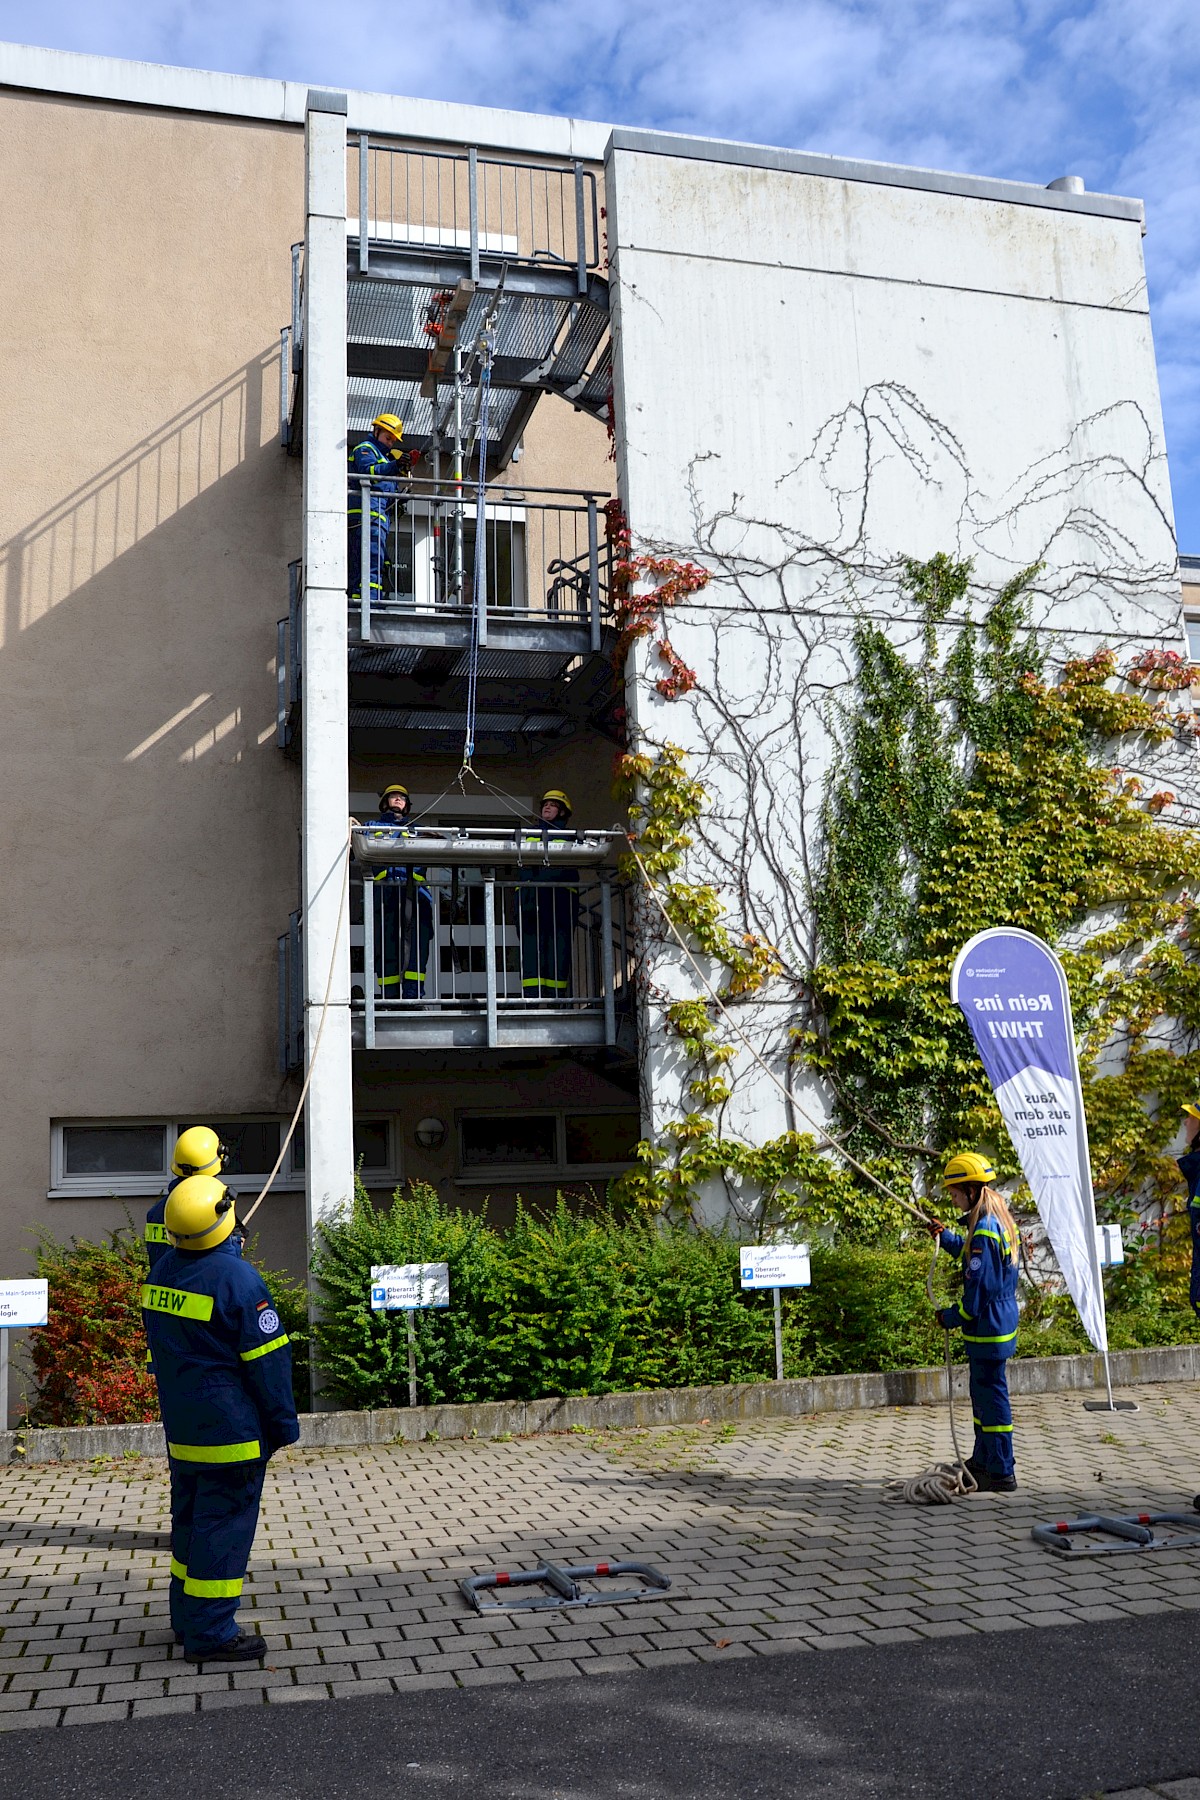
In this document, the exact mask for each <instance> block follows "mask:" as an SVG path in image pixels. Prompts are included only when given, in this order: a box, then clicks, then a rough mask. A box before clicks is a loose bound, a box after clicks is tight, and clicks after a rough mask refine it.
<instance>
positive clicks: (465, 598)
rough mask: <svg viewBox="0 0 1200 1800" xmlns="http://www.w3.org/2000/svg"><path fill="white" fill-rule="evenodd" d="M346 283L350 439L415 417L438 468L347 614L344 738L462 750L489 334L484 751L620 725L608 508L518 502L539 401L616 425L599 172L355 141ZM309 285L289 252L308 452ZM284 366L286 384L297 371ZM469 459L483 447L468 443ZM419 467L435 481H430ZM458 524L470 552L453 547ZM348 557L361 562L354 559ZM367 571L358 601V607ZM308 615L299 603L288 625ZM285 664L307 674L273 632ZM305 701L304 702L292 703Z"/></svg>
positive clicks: (367, 745) (417, 434) (292, 428)
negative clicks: (461, 467)
mask: <svg viewBox="0 0 1200 1800" xmlns="http://www.w3.org/2000/svg"><path fill="white" fill-rule="evenodd" d="M348 191H349V192H351V193H354V192H357V196H358V216H357V218H356V219H348V220H347V245H346V289H347V315H346V317H347V346H348V384H347V385H348V393H347V423H348V432H349V438H350V442H351V443H354V442H355V441H356V439H357V438H360V437H362V436H365V435H366V433H367V432H368V431H369V430H370V425H371V420H372V419H373V418H374V417H375V416H376V414H377V413H379V412H381V411H387V412H392V413H397V414H399V416H400V417H401V418H402V419H403V421H404V444H405V447H406V449H414V450H417V451H420V452H421V453H422V456H423V458H424V462H423V464H422V472H421V475H420V478H419V479H417V480H416V481H415V482H413V484H412V486H411V491H410V492H409V494H408V495H407V496H406V504H405V505H404V506H403V507H400V508H397V509H396V511H397V518H396V522H395V525H394V527H393V531H392V535H391V537H390V539H389V543H390V545H391V551H390V558H389V564H388V574H389V577H390V580H387V581H385V583H384V591H383V593H382V594H371V593H370V592H369V591H368V596H367V603H366V605H364V604H363V601H362V599H361V597H355V598H352V599H351V600H350V602H349V605H348V616H347V631H348V645H349V660H350V677H351V715H350V723H351V730H352V733H353V736H354V741H355V744H356V746H357V747H358V748H360V749H362V750H387V751H393V752H395V753H397V754H401V755H402V754H405V753H411V752H422V753H426V754H430V753H432V754H436V755H453V754H455V753H457V752H458V751H459V750H460V749H461V746H462V740H463V726H464V721H465V705H466V685H467V678H468V660H469V652H470V645H471V629H472V624H471V614H472V610H473V606H472V603H473V595H472V593H471V592H470V587H469V569H470V564H471V560H472V559H471V557H469V556H468V558H467V569H468V578H467V579H464V572H463V571H464V563H463V555H462V534H463V530H464V526H463V519H464V516H465V519H466V525H465V530H466V532H467V533H468V534H469V535H470V536H471V537H472V538H473V534H474V530H475V521H474V505H473V499H472V497H471V495H470V492H469V488H470V486H473V483H469V484H468V489H467V490H466V491H464V489H463V488H462V487H461V486H458V487H456V485H455V483H454V481H453V479H452V476H453V468H454V457H455V436H456V432H455V424H456V392H455V389H456V383H455V367H456V362H457V365H458V367H459V368H460V369H461V370H464V371H465V373H464V375H463V376H462V379H461V383H460V385H459V388H458V393H457V401H458V414H457V416H458V423H459V430H458V448H459V450H460V452H461V450H462V448H463V434H462V421H463V418H464V416H465V418H466V420H467V423H468V427H469V422H470V419H471V417H472V416H473V407H474V406H475V405H476V404H477V401H478V384H479V363H478V359H477V358H476V359H472V357H471V350H472V347H473V346H476V345H477V344H478V341H479V338H480V333H481V329H482V328H483V326H484V323H485V319H487V320H488V338H489V350H490V388H491V398H490V413H491V417H490V425H489V433H488V438H489V453H488V458H487V475H488V486H487V523H486V527H485V529H486V531H487V564H488V571H489V573H488V585H487V605H486V607H485V608H484V609H482V615H481V625H482V630H481V634H480V655H479V660H478V664H477V676H478V695H477V706H478V712H477V742H478V744H479V746H480V749H481V750H483V751H493V752H495V753H500V754H512V753H514V752H517V751H523V752H532V753H533V754H535V755H536V754H537V753H538V752H539V751H541V750H543V749H548V748H549V747H550V746H551V745H553V744H555V743H557V742H560V741H561V740H563V739H564V738H569V737H572V736H574V735H576V734H577V733H578V732H579V731H581V730H586V729H593V730H594V729H599V730H601V731H603V732H606V733H611V731H612V723H611V722H612V715H613V710H614V708H615V705H616V695H615V691H614V686H613V681H612V677H611V670H610V665H609V661H608V655H607V652H608V650H609V649H610V648H611V630H610V627H609V625H608V560H609V559H608V545H607V535H606V530H605V518H604V511H603V508H604V502H605V499H606V496H605V495H604V494H586V493H572V494H568V493H558V492H550V491H548V490H539V489H533V488H525V487H522V486H521V485H520V483H519V482H518V481H517V480H516V474H517V469H518V465H517V464H516V462H515V461H514V453H515V452H516V451H517V449H518V446H519V444H520V442H521V437H522V434H523V432H524V431H525V429H526V426H527V425H528V422H529V419H530V416H531V414H532V412H533V409H534V408H535V406H536V405H537V404H538V401H539V399H540V398H541V396H542V395H543V394H558V395H559V396H560V397H561V398H563V399H564V400H566V401H567V402H568V403H569V404H571V405H572V406H574V407H575V408H576V409H577V410H579V411H580V412H583V413H586V414H589V415H591V416H592V417H594V418H596V419H598V420H602V421H605V422H607V420H608V418H609V409H610V404H611V379H612V377H611V343H610V339H609V331H608V324H609V319H608V284H607V281H606V279H605V276H604V274H603V272H602V267H603V244H602V236H601V228H600V220H601V214H600V206H599V196H598V192H597V181H596V176H595V174H594V173H593V172H592V171H590V170H588V169H585V168H584V167H583V165H582V164H580V163H578V162H575V163H568V164H552V163H547V162H537V163H534V162H530V163H517V162H512V161H504V160H499V159H495V158H490V157H486V156H483V155H481V154H480V153H479V152H478V151H476V150H474V149H470V150H467V151H464V152H460V153H457V154H451V153H443V152H436V151H425V150H412V149H407V148H402V147H399V146H396V145H394V144H387V143H378V142H374V141H371V140H369V139H368V138H367V137H365V136H358V137H352V138H351V139H350V143H349V168H348ZM303 279H304V271H303V265H302V259H301V255H300V252H299V248H297V251H296V252H294V256H293V283H292V287H293V319H292V325H291V328H290V331H288V330H285V332H284V334H283V335H284V340H285V341H284V358H285V365H286V366H285V372H284V383H283V388H282V391H281V434H282V436H283V440H284V442H285V444H286V446H287V448H288V450H289V452H291V453H292V454H302V451H303V446H302V443H301V441H300V420H301V418H302V416H303V383H304V342H303V332H302V318H303V304H302V302H303ZM289 369H290V380H289V379H288V370H289ZM466 453H467V458H468V460H469V453H470V445H469V443H468V444H467V445H466ZM425 471H429V473H428V474H426V472H425ZM456 524H457V530H458V559H457V564H456V563H455V559H454V555H453V544H454V535H455V526H456ZM351 560H352V561H353V560H354V558H353V556H352V559H351ZM359 586H360V584H359V583H358V582H357V581H356V580H355V579H354V578H353V576H352V580H351V592H352V594H353V595H355V596H358V595H359ZM296 611H297V608H296V606H295V605H293V607H292V613H293V616H294V615H295V614H296ZM281 641H282V644H283V649H284V662H285V664H287V665H288V666H289V667H290V666H292V665H295V664H297V663H298V660H299V644H298V642H293V634H292V628H291V627H290V626H289V627H287V628H284V627H282V626H281ZM301 690H302V682H301V681H300V680H298V679H297V678H296V677H295V676H294V675H285V676H284V677H281V688H280V691H281V709H282V712H281V726H280V731H281V736H283V737H284V738H287V737H288V736H289V735H291V734H292V733H293V732H294V731H295V729H297V728H298V726H299V721H300V704H301ZM293 691H294V694H295V697H294V698H293Z"/></svg>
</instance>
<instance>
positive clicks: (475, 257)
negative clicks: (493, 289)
mask: <svg viewBox="0 0 1200 1800" xmlns="http://www.w3.org/2000/svg"><path fill="white" fill-rule="evenodd" d="M467 208H468V213H469V217H470V225H471V280H472V281H473V282H475V283H476V285H478V282H479V152H478V150H476V148H475V146H474V145H472V146H471V148H470V149H469V150H468V151H467Z"/></svg>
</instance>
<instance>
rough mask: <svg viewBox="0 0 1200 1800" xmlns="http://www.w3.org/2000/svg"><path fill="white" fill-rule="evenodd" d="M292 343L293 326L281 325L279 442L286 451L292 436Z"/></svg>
mask: <svg viewBox="0 0 1200 1800" xmlns="http://www.w3.org/2000/svg"><path fill="white" fill-rule="evenodd" d="M291 341H292V328H291V326H290V325H281V326H280V328H279V442H280V443H281V445H282V446H283V448H284V449H285V450H286V449H287V447H288V440H289V438H290V436H291V432H290V431H289V429H288V424H289V421H288V380H289V376H288V364H289V363H290V361H291V352H290V345H291Z"/></svg>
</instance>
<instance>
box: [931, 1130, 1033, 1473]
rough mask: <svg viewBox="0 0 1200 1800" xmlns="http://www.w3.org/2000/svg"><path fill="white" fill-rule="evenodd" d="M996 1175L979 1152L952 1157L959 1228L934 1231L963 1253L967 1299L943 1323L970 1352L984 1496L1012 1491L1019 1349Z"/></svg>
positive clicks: (1012, 1229) (1016, 1244) (1012, 1252)
mask: <svg viewBox="0 0 1200 1800" xmlns="http://www.w3.org/2000/svg"><path fill="white" fill-rule="evenodd" d="M995 1179H996V1171H995V1169H994V1168H993V1167H992V1165H991V1163H990V1162H988V1160H987V1158H986V1157H983V1156H977V1155H976V1154H975V1153H974V1151H968V1152H965V1153H961V1154H959V1155H957V1156H952V1157H951V1158H950V1160H949V1162H948V1163H947V1164H946V1167H945V1170H944V1171H943V1174H942V1180H943V1182H944V1183H945V1186H946V1189H947V1191H948V1193H949V1194H950V1197H951V1198H952V1199H953V1200H954V1201H955V1202H956V1203H957V1205H958V1208H959V1213H960V1218H959V1224H960V1226H961V1230H960V1231H948V1230H945V1229H944V1228H943V1226H942V1224H941V1222H940V1220H936V1219H935V1220H934V1221H932V1223H931V1225H930V1230H931V1231H932V1232H933V1234H934V1236H935V1237H936V1238H937V1240H938V1242H939V1244H940V1245H941V1247H942V1249H943V1250H946V1251H948V1252H949V1254H950V1255H951V1256H961V1258H962V1269H963V1292H962V1299H961V1300H960V1301H959V1302H958V1304H957V1305H956V1306H944V1307H942V1308H941V1310H940V1311H939V1312H938V1315H937V1320H938V1324H939V1325H942V1326H944V1327H945V1329H946V1330H947V1331H954V1330H961V1331H962V1334H963V1344H964V1346H965V1348H966V1352H967V1369H968V1372H969V1378H970V1388H971V1411H972V1414H973V1416H974V1421H975V1448H974V1451H973V1453H972V1455H971V1456H969V1457H968V1458H967V1465H966V1466H967V1468H968V1470H969V1471H970V1473H971V1474H972V1475H973V1476H974V1478H975V1484H976V1486H977V1487H978V1488H979V1489H980V1490H981V1491H982V1492H983V1493H992V1494H1011V1493H1013V1492H1014V1491H1015V1489H1016V1485H1017V1477H1016V1474H1015V1471H1014V1458H1013V1421H1012V1406H1011V1404H1010V1402H1009V1398H1008V1373H1007V1372H1008V1359H1009V1357H1010V1356H1011V1355H1012V1354H1013V1352H1014V1350H1015V1349H1016V1347H1017V1324H1018V1320H1019V1317H1020V1314H1019V1311H1018V1307H1017V1276H1018V1263H1019V1257H1020V1237H1019V1235H1018V1232H1017V1227H1016V1223H1015V1221H1014V1219H1013V1216H1012V1214H1011V1212H1010V1211H1009V1209H1008V1205H1007V1202H1006V1201H1005V1200H1004V1199H1003V1197H1002V1196H1001V1195H1000V1194H998V1193H997V1192H996V1191H995V1189H994V1188H993V1187H992V1186H991V1185H990V1184H991V1183H992V1182H994V1181H995Z"/></svg>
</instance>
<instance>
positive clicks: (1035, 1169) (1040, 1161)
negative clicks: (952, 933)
mask: <svg viewBox="0 0 1200 1800" xmlns="http://www.w3.org/2000/svg"><path fill="white" fill-rule="evenodd" d="M950 994H951V997H952V998H953V999H954V1001H955V1002H956V1003H957V1004H958V1005H959V1006H960V1007H961V1008H962V1010H963V1013H964V1015H965V1017H966V1021H967V1024H968V1025H969V1026H970V1028H971V1035H972V1037H973V1038H974V1039H975V1044H976V1047H977V1048H978V1051H979V1055H980V1059H981V1060H982V1062H983V1066H984V1069H985V1070H986V1071H987V1076H988V1080H989V1081H990V1082H991V1084H992V1089H993V1091H994V1093H995V1095H996V1102H997V1104H998V1106H999V1108H1000V1113H1001V1116H1002V1117H1003V1119H1004V1123H1005V1125H1006V1126H1007V1127H1008V1135H1009V1136H1010V1137H1011V1139H1012V1141H1013V1148H1014V1150H1015V1151H1016V1153H1017V1158H1018V1160H1019V1162H1020V1164H1021V1170H1022V1172H1023V1174H1024V1176H1025V1179H1026V1181H1027V1182H1028V1183H1029V1187H1030V1191H1031V1192H1032V1194H1033V1198H1034V1202H1035V1204H1036V1206H1037V1209H1038V1213H1039V1214H1040V1216H1041V1220H1042V1223H1043V1225H1044V1226H1045V1227H1046V1235H1047V1236H1048V1238H1049V1239H1050V1242H1051V1244H1052V1245H1053V1248H1054V1254H1055V1256H1057V1258H1058V1266H1059V1268H1060V1269H1061V1270H1062V1273H1063V1279H1064V1280H1065V1281H1066V1284H1067V1288H1068V1290H1069V1292H1070V1295H1071V1298H1072V1299H1073V1300H1074V1302H1075V1305H1076V1306H1077V1307H1078V1309H1079V1316H1080V1318H1081V1319H1082V1321H1083V1326H1084V1330H1085V1331H1086V1332H1087V1334H1088V1336H1089V1337H1090V1338H1091V1340H1092V1342H1093V1344H1094V1345H1095V1346H1096V1348H1097V1350H1099V1351H1101V1352H1103V1354H1104V1356H1105V1359H1106V1362H1107V1356H1108V1327H1107V1323H1106V1321H1105V1316H1104V1285H1103V1278H1102V1275H1101V1269H1100V1255H1099V1251H1098V1248H1097V1244H1096V1202H1095V1198H1094V1196H1093V1194H1092V1174H1091V1164H1090V1161H1089V1158H1088V1139H1087V1121H1086V1119H1085V1118H1084V1112H1083V1090H1082V1087H1081V1086H1080V1080H1079V1057H1078V1054H1077V1052H1076V1049H1075V1031H1074V1027H1073V1025H1072V1022H1071V1001H1070V997H1069V995H1068V993H1067V982H1066V977H1065V975H1064V974H1063V968H1062V964H1061V963H1060V962H1059V960H1058V958H1057V956H1055V954H1054V952H1053V950H1051V948H1050V946H1049V944H1045V943H1043V942H1042V940H1041V938H1038V937H1034V935H1033V934H1032V932H1028V931H1019V930H1016V929H1014V928H1012V927H1000V928H997V929H995V930H992V931H981V932H979V933H978V934H977V936H975V937H973V938H972V939H971V941H970V943H968V944H966V945H964V946H963V948H962V950H960V951H959V954H958V957H957V959H956V961H955V964H954V968H953V970H952V971H951V974H950Z"/></svg>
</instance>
